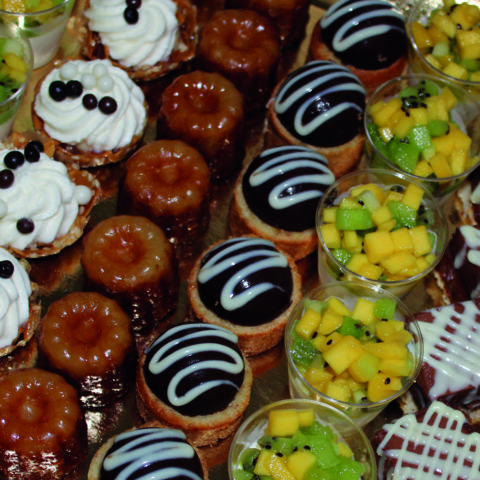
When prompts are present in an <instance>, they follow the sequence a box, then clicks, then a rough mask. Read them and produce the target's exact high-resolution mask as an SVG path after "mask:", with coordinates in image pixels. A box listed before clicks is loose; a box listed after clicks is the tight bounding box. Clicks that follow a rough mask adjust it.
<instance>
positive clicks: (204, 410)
mask: <svg viewBox="0 0 480 480" xmlns="http://www.w3.org/2000/svg"><path fill="white" fill-rule="evenodd" d="M143 373H144V376H145V381H146V383H147V385H148V387H149V389H150V390H151V391H152V392H153V393H154V394H155V395H156V396H157V397H158V398H159V399H160V400H161V401H162V402H163V403H165V404H167V405H169V406H170V407H171V408H173V409H174V410H175V411H177V412H179V413H180V414H182V415H186V416H190V417H193V416H197V415H210V414H213V413H216V412H220V411H222V410H224V409H225V408H227V406H228V404H229V403H230V402H231V401H232V400H233V399H234V397H235V395H236V394H237V393H238V391H239V390H240V388H241V386H242V383H243V377H244V374H245V365H244V363H243V357H242V353H241V351H240V349H239V347H238V345H237V336H236V335H235V334H234V333H232V332H230V331H229V330H227V329H225V328H222V327H218V326H215V325H207V324H204V323H188V324H183V325H178V326H175V327H172V328H170V329H168V330H167V331H166V332H164V333H163V334H162V335H160V336H159V337H158V338H157V340H156V341H155V342H154V343H153V344H152V345H151V346H150V347H149V348H148V349H147V351H146V358H145V364H144V367H143Z"/></svg>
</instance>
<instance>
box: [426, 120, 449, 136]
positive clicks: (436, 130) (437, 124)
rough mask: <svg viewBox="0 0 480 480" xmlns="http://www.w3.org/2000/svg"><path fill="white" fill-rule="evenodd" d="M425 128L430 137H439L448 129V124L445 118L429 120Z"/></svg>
mask: <svg viewBox="0 0 480 480" xmlns="http://www.w3.org/2000/svg"><path fill="white" fill-rule="evenodd" d="M427 129H428V131H429V132H430V135H431V136H432V137H441V136H442V135H446V134H447V133H448V132H449V131H450V125H449V124H448V122H447V121H446V120H437V119H436V120H430V121H429V122H428V123H427Z"/></svg>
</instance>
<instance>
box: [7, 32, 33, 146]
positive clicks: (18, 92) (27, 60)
mask: <svg viewBox="0 0 480 480" xmlns="http://www.w3.org/2000/svg"><path fill="white" fill-rule="evenodd" d="M0 60H1V63H0V65H1V67H0V141H1V140H4V139H5V138H6V137H8V136H9V135H10V133H11V131H12V127H13V123H14V121H15V116H16V114H17V111H18V108H19V106H20V102H21V100H22V98H23V95H24V93H25V89H26V86H27V83H28V80H29V79H30V74H31V72H32V65H33V55H32V49H31V47H30V43H29V42H28V39H27V38H26V36H25V35H24V33H23V32H22V30H21V29H19V28H18V27H17V26H16V25H15V24H11V23H0Z"/></svg>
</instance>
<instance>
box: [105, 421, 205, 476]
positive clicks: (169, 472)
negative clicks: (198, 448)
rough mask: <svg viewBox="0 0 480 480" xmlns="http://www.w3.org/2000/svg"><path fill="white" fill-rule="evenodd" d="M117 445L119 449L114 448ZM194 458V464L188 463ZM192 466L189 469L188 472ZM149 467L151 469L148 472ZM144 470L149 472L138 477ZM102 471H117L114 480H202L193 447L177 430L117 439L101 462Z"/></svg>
mask: <svg viewBox="0 0 480 480" xmlns="http://www.w3.org/2000/svg"><path fill="white" fill-rule="evenodd" d="M118 444H120V445H121V446H119V447H118V448H116V446H117V445H118ZM196 458H197V461H196V462H191V461H192V460H194V459H196ZM186 460H187V461H189V462H190V463H186V462H185V461H186ZM166 461H168V464H166ZM172 463H174V464H175V465H174V466H173V465H172ZM192 464H193V465H194V468H193V469H192V468H189V466H190V467H191V465H192ZM152 465H153V466H155V468H154V469H151V466H152ZM145 467H149V469H148V470H147V471H146V472H145V473H142V469H143V468H145ZM103 469H104V470H105V471H106V472H111V471H117V470H118V472H117V474H116V476H115V479H116V480H133V479H135V480H163V479H165V480H166V479H169V478H170V479H173V478H180V477H181V478H184V477H185V478H189V479H191V480H202V479H203V475H202V476H200V474H199V473H200V472H201V466H200V462H199V461H198V457H197V455H196V452H195V450H194V449H193V447H192V446H191V445H189V444H188V443H187V440H186V437H185V434H184V433H183V432H182V431H180V430H173V429H163V428H155V427H152V428H140V429H137V430H130V431H127V432H123V433H120V434H119V435H117V436H116V437H115V440H114V443H113V448H111V449H110V450H109V452H108V453H107V455H106V457H105V459H104V461H103Z"/></svg>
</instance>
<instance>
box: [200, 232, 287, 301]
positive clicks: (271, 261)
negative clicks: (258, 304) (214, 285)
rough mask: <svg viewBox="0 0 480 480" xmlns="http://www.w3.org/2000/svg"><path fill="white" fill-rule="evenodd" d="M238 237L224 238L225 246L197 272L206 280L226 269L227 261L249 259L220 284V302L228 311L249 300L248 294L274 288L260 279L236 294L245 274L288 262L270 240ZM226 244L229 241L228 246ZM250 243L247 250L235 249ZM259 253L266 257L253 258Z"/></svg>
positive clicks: (234, 262) (254, 295) (229, 262)
mask: <svg viewBox="0 0 480 480" xmlns="http://www.w3.org/2000/svg"><path fill="white" fill-rule="evenodd" d="M238 240H239V239H238V238H236V239H229V240H227V241H226V242H224V245H227V247H226V248H224V249H223V250H221V251H219V252H217V253H216V254H215V255H212V257H211V258H209V259H208V261H207V262H205V264H204V265H203V266H202V268H201V269H200V271H199V273H198V282H199V283H206V282H208V281H210V280H211V279H212V278H213V277H215V276H217V275H219V274H220V273H222V272H223V271H225V270H226V269H228V268H229V267H230V266H231V265H235V264H236V263H239V262H244V261H247V260H248V261H249V263H248V265H247V266H245V268H242V269H241V270H240V271H238V272H237V273H236V274H235V276H234V277H232V278H230V279H229V280H228V281H227V282H226V283H225V285H224V287H223V288H222V292H221V294H220V303H221V305H222V307H223V308H224V309H225V310H228V311H232V310H236V309H238V308H241V307H243V306H244V305H246V304H247V303H248V302H250V301H252V298H255V297H257V296H258V295H261V294H262V293H264V292H267V291H268V290H271V289H274V288H276V287H275V285H274V284H272V283H270V282H263V283H258V284H256V285H253V286H250V288H246V289H245V290H244V291H243V292H241V293H240V294H236V293H234V292H235V290H236V287H237V285H238V284H239V283H240V282H242V281H243V280H244V279H245V278H246V277H247V276H249V275H251V274H252V273H254V272H259V271H260V270H262V269H269V268H275V267H283V268H285V267H287V266H288V260H287V258H286V257H285V255H282V254H281V253H280V252H279V251H278V250H276V248H275V245H274V244H273V243H272V242H269V241H268V240H263V239H258V238H244V239H242V241H241V242H239V241H238ZM229 244H232V245H230V246H228V245H229ZM250 246H256V247H257V248H256V249H255V250H250V251H247V252H241V253H238V254H237V253H235V252H236V251H237V250H239V249H242V248H244V247H250ZM263 246H268V247H274V248H275V250H268V249H267V248H263ZM259 255H262V256H267V257H268V258H264V259H257V257H258V256H259Z"/></svg>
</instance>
